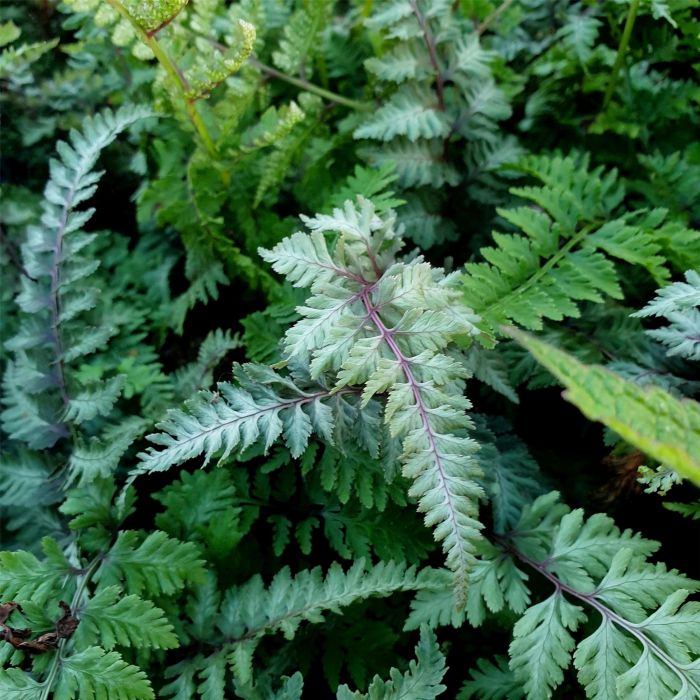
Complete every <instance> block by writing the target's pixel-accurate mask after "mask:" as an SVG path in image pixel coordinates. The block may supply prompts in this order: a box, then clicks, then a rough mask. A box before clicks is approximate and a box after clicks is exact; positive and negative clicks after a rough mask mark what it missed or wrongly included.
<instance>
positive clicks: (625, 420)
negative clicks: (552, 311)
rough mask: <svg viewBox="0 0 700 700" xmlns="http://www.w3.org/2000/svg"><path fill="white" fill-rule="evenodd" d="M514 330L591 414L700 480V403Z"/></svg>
mask: <svg viewBox="0 0 700 700" xmlns="http://www.w3.org/2000/svg"><path fill="white" fill-rule="evenodd" d="M509 333H510V335H512V337H514V338H515V339H516V340H517V341H518V342H519V343H520V344H521V345H523V346H525V347H526V348H527V349H528V350H529V351H530V352H531V353H532V354H533V355H534V357H535V358H536V359H537V360H538V362H540V363H541V364H542V365H544V366H545V367H546V368H547V369H548V370H549V371H550V372H552V374H554V376H555V377H557V379H559V381H560V382H561V383H562V384H564V386H565V387H566V389H567V391H566V393H565V397H566V398H567V399H568V400H569V401H571V402H572V403H573V404H575V405H576V406H578V408H579V409H580V410H581V411H582V412H583V413H584V414H585V415H586V416H587V417H588V418H590V419H591V420H597V421H601V422H602V423H604V424H605V425H607V426H608V427H609V428H612V429H613V430H614V431H615V432H616V433H618V435H620V436H621V437H622V438H623V439H624V440H627V441H628V442H630V443H631V444H632V445H635V446H636V447H638V448H639V449H640V450H642V451H643V452H644V453H645V454H648V455H649V456H650V457H652V458H653V459H657V460H659V462H661V463H662V464H665V465H667V466H669V467H671V468H672V469H674V470H675V471H677V472H678V473H679V474H680V475H681V476H684V477H687V478H688V479H690V480H691V481H694V482H695V483H696V484H700V404H698V403H697V402H696V401H692V400H690V399H686V400H683V401H680V400H678V399H676V398H674V397H673V396H671V394H669V393H668V392H666V391H664V390H663V389H660V388H658V387H640V386H637V385H636V384H633V383H632V382H629V381H627V380H625V379H622V378H621V377H619V376H618V375H616V374H615V373H613V372H611V371H610V370H608V369H605V368H604V367H601V366H599V365H584V364H583V363H581V362H579V361H578V360H577V359H576V358H574V357H572V356H571V355H568V354H567V353H565V352H562V351H561V350H557V349H556V348H555V347H553V346H551V345H548V344H547V343H544V342H542V341H541V340H537V339H535V338H534V337H533V336H530V335H527V334H525V333H523V332H521V331H515V330H510V331H509ZM660 415H663V416H664V421H663V423H662V424H660V423H659V416H660Z"/></svg>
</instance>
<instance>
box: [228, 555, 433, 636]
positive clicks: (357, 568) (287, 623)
mask: <svg viewBox="0 0 700 700" xmlns="http://www.w3.org/2000/svg"><path fill="white" fill-rule="evenodd" d="M431 585H433V572H431V571H430V570H426V571H424V572H418V571H417V570H416V569H415V568H414V567H407V566H406V565H405V564H400V563H394V562H389V563H384V562H381V563H379V564H377V565H375V566H373V567H368V566H367V565H366V564H365V562H364V561H361V560H360V561H357V562H355V563H354V564H353V565H352V566H351V567H350V568H349V569H348V570H347V571H343V569H342V568H341V567H340V566H339V565H338V564H333V565H332V566H331V567H330V568H329V570H328V572H327V574H326V576H325V578H324V576H323V574H322V572H321V569H320V568H315V569H311V570H305V571H301V572H299V573H298V574H296V575H295V576H292V575H291V574H290V572H289V569H287V568H285V569H282V570H281V571H280V572H279V573H278V574H277V575H276V576H275V578H274V579H273V580H272V582H271V583H270V586H269V587H268V588H265V587H264V585H263V582H262V579H261V578H260V577H259V576H256V577H254V578H253V579H251V580H250V581H248V582H247V583H246V584H244V585H243V586H241V587H238V588H233V589H231V590H230V591H228V592H227V593H226V595H225V596H224V599H223V602H222V605H221V611H220V618H219V621H218V626H219V628H220V629H221V631H222V632H223V634H224V635H225V636H226V638H227V639H230V640H232V641H233V642H234V643H241V644H244V643H246V642H248V641H253V640H256V639H258V638H260V637H261V636H263V635H265V634H270V633H273V632H278V631H279V632H282V633H283V634H284V636H285V638H287V639H292V638H293V637H294V635H295V634H296V632H297V630H298V629H299V626H300V625H301V624H302V623H303V622H311V623H319V622H321V621H323V619H324V615H325V614H327V613H329V612H332V613H336V614H339V613H340V612H341V610H342V609H343V608H345V607H347V606H348V605H351V604H352V603H354V602H356V601H359V600H365V599H366V598H370V597H372V596H379V597H384V596H389V595H392V594H393V593H396V592H399V591H414V590H418V589H420V588H423V587H430V586H431Z"/></svg>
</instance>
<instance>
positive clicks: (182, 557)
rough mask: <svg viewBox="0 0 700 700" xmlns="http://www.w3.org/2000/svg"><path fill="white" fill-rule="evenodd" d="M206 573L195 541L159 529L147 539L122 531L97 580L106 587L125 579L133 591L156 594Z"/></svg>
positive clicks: (177, 586)
mask: <svg viewBox="0 0 700 700" xmlns="http://www.w3.org/2000/svg"><path fill="white" fill-rule="evenodd" d="M202 576H203V562H202V560H201V559H200V558H199V550H198V549H197V547H196V546H195V545H193V544H192V543H190V542H180V541H178V540H175V539H171V538H170V537H168V536H167V535H166V534H165V533H164V532H160V531H158V530H156V531H154V532H152V533H150V534H149V535H148V536H146V537H145V538H144V539H143V540H142V538H141V537H140V535H139V533H137V532H135V531H133V530H122V531H121V532H120V533H119V536H118V537H117V541H116V542H115V543H114V545H113V546H112V548H111V549H110V550H109V552H108V553H107V554H106V556H105V561H104V563H103V565H102V566H101V567H100V568H99V569H98V571H97V572H96V574H95V580H97V581H99V582H100V584H101V585H103V586H112V585H118V584H120V583H122V582H124V585H125V587H126V590H127V591H128V593H129V594H135V595H139V594H140V593H141V592H143V591H145V592H147V593H148V594H149V595H154V596H155V595H159V594H161V593H162V594H165V595H171V594H172V593H175V592H176V591H179V590H180V589H182V588H183V587H184V586H185V583H186V582H187V581H192V582H197V581H198V580H200V579H201V578H202Z"/></svg>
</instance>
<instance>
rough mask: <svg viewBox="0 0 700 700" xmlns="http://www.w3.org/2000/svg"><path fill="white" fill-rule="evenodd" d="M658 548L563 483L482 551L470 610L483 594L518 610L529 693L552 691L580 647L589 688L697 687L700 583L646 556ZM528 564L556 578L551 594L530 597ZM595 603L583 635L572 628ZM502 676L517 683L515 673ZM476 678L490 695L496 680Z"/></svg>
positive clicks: (627, 692)
mask: <svg viewBox="0 0 700 700" xmlns="http://www.w3.org/2000/svg"><path fill="white" fill-rule="evenodd" d="M657 548H658V543H656V542H653V541H649V540H645V539H642V538H640V537H638V536H635V535H633V534H632V533H631V532H629V531H624V532H621V531H620V530H618V529H617V528H616V527H615V526H614V525H613V523H612V521H611V520H610V519H609V518H608V517H606V516H604V515H602V514H599V515H594V516H592V517H591V518H589V519H588V520H584V517H583V513H582V511H580V510H574V511H571V510H569V508H567V507H566V506H563V505H562V504H560V503H558V495H557V494H556V493H551V494H549V495H546V496H542V497H540V498H539V499H537V500H536V501H535V502H534V503H533V504H532V506H531V507H528V508H526V509H525V510H524V512H523V515H522V517H521V519H520V521H519V523H518V524H517V525H516V527H515V528H514V530H513V531H512V533H510V534H509V535H508V537H507V538H506V539H504V540H503V541H502V542H501V543H500V547H499V548H494V549H493V551H492V552H490V553H489V554H488V555H487V557H486V558H485V559H484V560H483V565H482V566H483V567H484V573H483V581H484V583H482V584H481V586H482V587H481V591H479V590H478V589H476V588H474V589H472V591H473V603H472V604H471V605H470V606H469V608H468V610H469V614H470V617H471V618H473V619H474V621H475V622H477V623H478V622H479V621H480V620H481V619H482V614H483V613H482V612H480V611H481V610H483V603H481V602H477V600H479V601H480V599H481V596H483V600H485V601H486V604H487V605H488V607H489V609H490V610H491V611H492V612H498V611H499V610H501V609H503V607H504V606H506V605H507V606H508V607H510V608H511V609H512V610H513V612H514V613H516V614H517V615H519V616H520V619H519V621H518V622H517V623H516V625H515V628H514V632H513V634H514V639H513V642H512V643H511V645H510V659H511V660H510V667H511V669H512V672H513V674H514V676H515V680H516V681H518V682H519V683H522V684H523V686H522V687H523V690H524V691H525V696H526V697H527V698H547V697H550V696H551V693H552V691H553V689H554V688H556V687H557V686H558V685H560V683H561V682H562V680H563V673H562V671H563V669H565V668H567V667H568V666H569V665H570V664H571V663H572V655H573V664H574V666H575V667H576V669H577V672H578V677H579V681H580V682H581V683H582V685H583V686H584V687H585V688H586V693H587V696H588V697H591V698H600V699H601V700H602V699H603V698H611V697H626V698H627V697H629V698H646V697H658V698H670V697H679V696H680V697H693V696H694V695H695V694H697V693H698V689H699V686H698V679H697V677H696V675H697V674H695V673H694V670H693V662H694V659H695V658H696V656H697V654H698V651H699V648H698V640H697V629H698V621H699V616H700V609H699V608H698V604H697V603H694V602H685V600H686V598H687V596H688V591H689V590H695V589H697V587H698V584H696V583H695V582H693V581H691V580H689V579H687V578H685V577H684V576H682V575H680V574H678V572H676V571H675V570H668V569H667V568H666V567H665V566H664V565H663V564H651V563H649V562H647V561H646V558H647V557H648V555H649V554H650V553H651V552H653V551H655V550H656V549H657ZM506 563H507V565H508V568H505V564H506ZM523 569H525V571H529V572H532V573H535V574H539V575H540V576H542V577H544V578H545V579H547V580H548V581H549V582H550V583H551V584H553V585H554V592H553V593H552V595H551V596H550V597H549V598H547V599H545V600H544V601H542V602H539V603H536V604H534V605H532V604H531V593H530V591H529V588H528V586H527V585H526V583H525V581H526V579H527V576H526V573H525V571H524V570H523ZM506 572H508V573H506ZM486 581H488V582H489V583H488V584H487V583H486ZM594 612H595V614H596V617H598V616H599V618H600V622H599V626H598V627H597V629H595V631H593V632H592V633H589V635H588V636H587V637H585V638H584V639H582V640H581V641H579V642H576V641H575V640H574V637H573V633H574V632H576V631H577V630H578V628H579V627H580V626H581V625H582V624H583V622H584V621H585V620H587V619H588V618H589V616H590V615H591V614H593V613H594ZM671 630H673V631H671ZM574 650H575V651H574ZM572 653H573V654H572ZM492 673H493V671H491V670H489V674H490V675H491V674H492ZM502 673H504V672H499V675H501V674H502ZM503 683H504V686H505V687H506V688H511V690H510V692H511V693H512V692H513V691H512V686H511V685H510V684H509V682H508V681H507V674H506V677H505V678H504V682H503ZM469 687H471V689H472V690H473V694H474V695H476V696H477V697H492V696H491V695H489V692H490V691H491V689H492V688H493V686H492V685H491V684H490V683H489V684H483V683H478V682H476V681H475V682H473V683H471V684H468V688H469ZM679 694H680V695H679ZM683 694H685V695H683Z"/></svg>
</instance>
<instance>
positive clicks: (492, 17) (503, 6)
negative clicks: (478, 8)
mask: <svg viewBox="0 0 700 700" xmlns="http://www.w3.org/2000/svg"><path fill="white" fill-rule="evenodd" d="M512 4H513V0H504V2H502V3H501V4H500V5H499V6H498V7H497V8H496V9H495V10H494V11H493V12H492V13H491V14H490V15H489V16H488V17H486V19H484V21H483V22H482V23H481V24H479V25H478V26H477V27H476V29H475V31H476V33H477V34H479V35H481V34H483V33H484V32H485V31H486V30H487V29H488V28H489V27H490V26H491V25H492V24H493V23H494V22H495V21H496V20H497V19H498V18H499V17H500V16H501V15H502V14H503V13H504V12H505V11H506V10H507V9H508V8H509V7H510V6H511V5H512Z"/></svg>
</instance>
